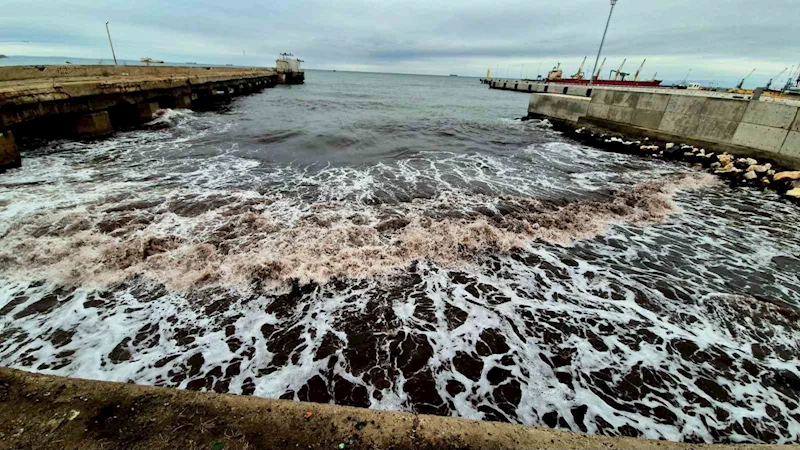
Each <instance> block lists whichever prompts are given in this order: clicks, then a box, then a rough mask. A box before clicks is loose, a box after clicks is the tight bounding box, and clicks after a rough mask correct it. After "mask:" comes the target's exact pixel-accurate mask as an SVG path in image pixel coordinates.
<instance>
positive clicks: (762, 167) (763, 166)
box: [747, 163, 772, 173]
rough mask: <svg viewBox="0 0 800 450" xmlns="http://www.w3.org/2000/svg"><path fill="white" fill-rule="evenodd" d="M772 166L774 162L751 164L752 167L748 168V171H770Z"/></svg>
mask: <svg viewBox="0 0 800 450" xmlns="http://www.w3.org/2000/svg"><path fill="white" fill-rule="evenodd" d="M771 168H772V164H770V163H766V164H760V165H758V164H757V165H754V166H750V167H748V168H747V170H748V171H751V170H752V171H753V172H756V173H764V172H768V171H769V170H770V169H771Z"/></svg>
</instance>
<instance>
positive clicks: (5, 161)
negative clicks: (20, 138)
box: [0, 131, 22, 173]
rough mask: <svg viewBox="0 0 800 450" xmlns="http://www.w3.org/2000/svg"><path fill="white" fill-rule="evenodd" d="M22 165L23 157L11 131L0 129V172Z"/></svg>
mask: <svg viewBox="0 0 800 450" xmlns="http://www.w3.org/2000/svg"><path fill="white" fill-rule="evenodd" d="M21 165H22V159H21V158H20V156H19V151H18V150H17V144H16V143H15V142H14V135H13V134H11V132H10V131H0V173H3V172H5V171H6V169H15V168H17V167H20V166H21Z"/></svg>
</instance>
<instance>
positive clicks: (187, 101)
mask: <svg viewBox="0 0 800 450" xmlns="http://www.w3.org/2000/svg"><path fill="white" fill-rule="evenodd" d="M175 107H176V108H184V109H189V108H191V107H192V97H190V96H188V95H179V96H177V97H175Z"/></svg>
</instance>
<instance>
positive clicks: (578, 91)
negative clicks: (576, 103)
mask: <svg viewBox="0 0 800 450" xmlns="http://www.w3.org/2000/svg"><path fill="white" fill-rule="evenodd" d="M588 90H589V88H588V87H587V86H570V87H569V91H567V94H568V95H574V96H576V97H586V92H587V91H588Z"/></svg>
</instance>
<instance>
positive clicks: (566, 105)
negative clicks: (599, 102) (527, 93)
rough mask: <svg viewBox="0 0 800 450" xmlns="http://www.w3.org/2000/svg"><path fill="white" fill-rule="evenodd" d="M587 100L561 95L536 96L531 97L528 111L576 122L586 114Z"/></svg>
mask: <svg viewBox="0 0 800 450" xmlns="http://www.w3.org/2000/svg"><path fill="white" fill-rule="evenodd" d="M588 108H589V99H588V98H582V97H572V96H569V95H562V94H537V95H532V96H531V104H530V106H529V110H533V111H536V112H537V113H538V114H541V115H545V116H550V117H555V118H557V119H563V120H569V121H571V122H576V121H577V120H578V119H579V118H581V117H583V116H585V115H586V114H587V110H588Z"/></svg>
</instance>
